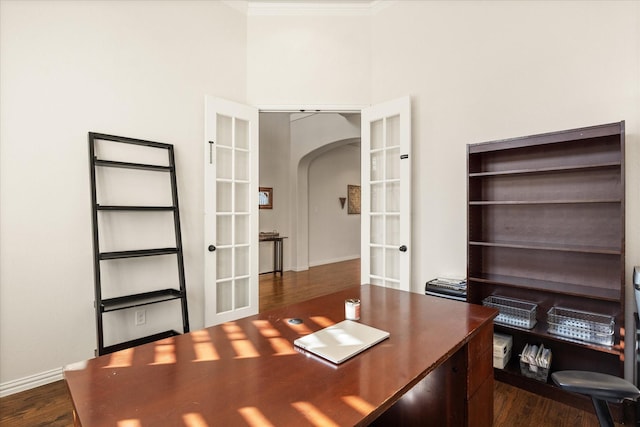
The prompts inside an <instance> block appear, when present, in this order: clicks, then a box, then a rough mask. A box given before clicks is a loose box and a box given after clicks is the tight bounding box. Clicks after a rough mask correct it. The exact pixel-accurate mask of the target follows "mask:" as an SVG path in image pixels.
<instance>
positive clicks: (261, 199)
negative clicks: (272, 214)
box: [258, 187, 273, 209]
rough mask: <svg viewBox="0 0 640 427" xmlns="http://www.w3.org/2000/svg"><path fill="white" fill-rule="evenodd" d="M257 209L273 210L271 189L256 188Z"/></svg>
mask: <svg viewBox="0 0 640 427" xmlns="http://www.w3.org/2000/svg"><path fill="white" fill-rule="evenodd" d="M258 207H259V208H260V209H273V187H259V188H258Z"/></svg>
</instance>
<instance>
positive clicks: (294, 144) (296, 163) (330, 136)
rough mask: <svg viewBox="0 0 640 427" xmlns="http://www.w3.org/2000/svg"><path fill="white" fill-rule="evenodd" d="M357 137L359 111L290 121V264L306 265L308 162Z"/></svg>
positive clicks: (323, 114)
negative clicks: (351, 113) (353, 113)
mask: <svg viewBox="0 0 640 427" xmlns="http://www.w3.org/2000/svg"><path fill="white" fill-rule="evenodd" d="M359 140H360V115H359V114H358V115H341V114H332V113H328V114H325V113H320V114H313V115H311V116H308V117H305V118H303V119H300V120H296V121H294V122H292V123H291V153H290V169H289V176H290V206H291V215H290V217H291V227H292V234H293V236H292V237H293V238H292V239H290V242H289V244H290V246H291V258H292V266H293V269H294V270H296V271H300V270H306V269H308V268H309V246H310V243H309V165H310V164H311V162H312V161H313V160H314V159H315V158H317V157H318V156H319V155H321V154H323V153H324V152H326V151H329V150H331V149H332V148H335V147H336V146H339V145H343V144H346V143H352V142H355V141H359Z"/></svg>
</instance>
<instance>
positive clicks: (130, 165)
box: [93, 159, 173, 172]
mask: <svg viewBox="0 0 640 427" xmlns="http://www.w3.org/2000/svg"><path fill="white" fill-rule="evenodd" d="M93 163H94V165H96V166H104V167H109V168H123V169H141V170H150V171H159V172H171V171H172V170H173V167H172V166H161V165H150V164H145V163H129V162H117V161H115V160H101V159H94V161H93Z"/></svg>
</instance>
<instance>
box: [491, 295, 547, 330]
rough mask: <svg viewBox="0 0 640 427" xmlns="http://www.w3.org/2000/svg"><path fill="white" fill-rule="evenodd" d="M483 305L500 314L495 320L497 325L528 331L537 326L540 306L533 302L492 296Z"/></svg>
mask: <svg viewBox="0 0 640 427" xmlns="http://www.w3.org/2000/svg"><path fill="white" fill-rule="evenodd" d="M482 305H484V306H487V307H492V308H495V309H497V310H498V311H499V312H500V314H498V317H496V318H495V319H494V322H495V323H500V324H503V325H508V326H517V327H519V328H526V329H531V328H533V327H534V326H535V325H536V309H537V307H538V305H537V304H534V303H532V302H529V301H523V300H518V299H514V298H505V297H498V296H495V295H491V296H488V297H487V298H485V299H483V300H482Z"/></svg>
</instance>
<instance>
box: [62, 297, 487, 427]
mask: <svg viewBox="0 0 640 427" xmlns="http://www.w3.org/2000/svg"><path fill="white" fill-rule="evenodd" d="M346 298H360V300H361V318H360V322H362V323H364V324H367V325H371V326H374V327H376V328H379V329H383V330H385V331H388V332H390V333H391V336H390V338H389V339H387V340H385V341H383V342H382V343H380V344H378V345H376V346H374V347H372V348H370V349H368V350H366V351H365V352H363V353H361V354H359V355H357V356H355V357H354V358H352V359H349V360H347V361H346V362H344V363H343V364H341V365H333V364H331V363H330V362H325V361H323V360H321V359H319V358H317V357H316V356H312V355H309V354H305V353H303V352H302V350H297V349H296V348H294V347H293V344H292V343H293V341H294V340H295V339H296V338H298V337H299V336H301V335H304V334H308V333H310V332H313V331H316V330H319V329H322V328H324V327H326V326H330V325H331V324H334V323H337V322H340V321H342V320H344V300H345V299H346ZM495 314H496V312H495V310H492V309H489V308H486V307H482V306H477V305H471V304H466V303H463V302H457V301H451V300H447V299H443V298H437V297H431V296H425V295H420V294H415V293H410V292H402V291H397V290H392V289H386V288H381V287H378V286H370V285H364V286H358V287H354V288H350V289H347V290H344V291H341V292H337V293H334V294H331V295H327V296H323V297H319V298H315V299H311V300H308V301H305V302H302V303H298V304H294V305H291V306H288V307H284V308H281V309H276V310H272V311H268V312H265V313H261V314H258V315H255V316H250V317H247V318H244V319H240V320H237V321H235V322H228V323H225V324H222V325H218V326H214V327H210V328H206V329H203V330H199V331H194V332H191V333H188V334H184V335H180V336H176V337H172V338H167V339H165V340H161V341H157V342H155V343H150V344H147V345H143V346H140V347H135V348H131V349H126V350H122V351H120V352H117V353H113V354H110V355H105V356H101V357H98V358H95V359H90V360H88V361H86V362H84V363H79V364H74V365H71V366H69V367H67V369H65V372H64V376H65V379H66V381H67V385H68V387H69V390H70V392H71V396H72V400H73V404H74V408H75V410H76V413H77V416H78V419H79V421H80V422H81V423H82V425H83V426H85V427H90V426H102V425H105V426H106V425H109V426H114V425H118V422H119V421H120V422H121V421H124V420H132V424H131V425H142V426H147V425H203V426H207V425H208V426H212V425H270V424H271V425H277V426H282V425H296V426H299V425H307V424H311V423H310V422H309V420H308V418H307V417H312V418H313V419H314V420H316V421H317V420H323V419H326V420H327V421H328V422H329V423H328V425H332V424H331V422H333V423H335V424H337V425H357V424H367V423H369V422H371V421H372V420H373V419H375V418H376V417H377V416H378V415H379V414H380V413H382V412H383V411H384V410H386V409H387V408H388V407H390V406H391V405H392V404H393V403H394V402H395V401H396V400H397V399H399V398H400V397H401V396H402V395H403V394H404V393H405V392H406V391H407V390H409V389H410V388H411V387H413V385H415V384H416V383H417V382H418V381H420V380H421V379H422V378H423V377H424V376H425V375H427V374H428V373H429V372H431V371H432V370H434V369H435V368H436V367H437V366H438V365H439V364H441V363H442V362H443V361H444V360H446V359H447V358H448V357H450V356H451V355H452V354H453V353H455V352H456V351H457V350H458V349H460V348H461V347H462V346H464V345H465V344H466V343H467V342H468V341H469V339H471V338H472V337H473V336H474V335H475V334H476V332H477V330H478V328H480V327H481V326H484V325H486V324H487V323H488V322H491V321H492V319H493V317H494V316H495ZM290 318H301V319H302V320H303V323H302V324H299V325H293V324H290V323H288V322H287V320H288V319H290ZM136 420H137V422H138V424H135V422H136ZM190 423H192V424H190ZM198 423H199V424H198ZM269 423H270V424H269Z"/></svg>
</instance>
